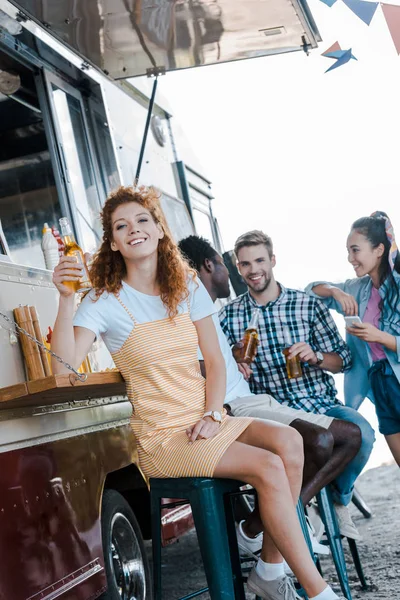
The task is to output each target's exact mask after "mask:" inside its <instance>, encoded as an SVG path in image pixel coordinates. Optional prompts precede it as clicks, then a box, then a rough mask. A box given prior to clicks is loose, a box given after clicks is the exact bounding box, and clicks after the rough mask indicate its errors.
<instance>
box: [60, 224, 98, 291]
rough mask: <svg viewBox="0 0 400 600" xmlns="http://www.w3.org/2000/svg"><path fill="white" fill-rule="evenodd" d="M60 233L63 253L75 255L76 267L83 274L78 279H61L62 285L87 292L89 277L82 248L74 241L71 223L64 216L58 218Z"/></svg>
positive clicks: (89, 285) (89, 286) (89, 284)
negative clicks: (81, 270)
mask: <svg viewBox="0 0 400 600" xmlns="http://www.w3.org/2000/svg"><path fill="white" fill-rule="evenodd" d="M60 227H61V235H62V239H63V242H64V246H65V248H64V255H65V256H70V257H75V258H76V260H77V265H76V268H77V269H83V271H84V275H83V277H82V278H81V279H80V281H63V285H65V286H66V287H68V288H70V289H71V290H73V291H74V292H78V293H82V292H87V291H88V290H90V289H91V287H92V286H91V283H90V279H89V273H88V270H87V267H86V264H85V258H84V256H83V252H82V249H81V248H80V246H78V244H77V243H76V241H75V238H74V234H73V233H72V229H71V225H70V223H69V221H68V219H67V218H66V217H62V218H61V219H60Z"/></svg>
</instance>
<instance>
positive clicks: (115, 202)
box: [90, 186, 195, 318]
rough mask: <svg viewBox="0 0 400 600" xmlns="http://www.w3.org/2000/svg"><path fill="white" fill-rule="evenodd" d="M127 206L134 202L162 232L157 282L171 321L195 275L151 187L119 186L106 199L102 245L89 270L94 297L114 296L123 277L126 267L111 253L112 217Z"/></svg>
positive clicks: (121, 259) (158, 198)
mask: <svg viewBox="0 0 400 600" xmlns="http://www.w3.org/2000/svg"><path fill="white" fill-rule="evenodd" d="M129 202H136V203H137V204H140V205H141V206H143V207H144V208H146V209H147V210H148V211H149V212H150V214H151V216H152V218H153V220H154V222H155V223H156V224H159V225H160V226H161V228H162V230H163V232H164V237H163V238H162V239H161V240H160V241H159V244H158V264H157V280H158V285H159V287H160V296H161V300H162V301H163V303H164V305H165V307H166V308H167V311H168V315H169V317H171V318H173V317H175V316H176V315H177V314H178V305H179V304H180V303H181V302H182V301H183V300H185V299H186V298H187V297H188V294H189V292H188V287H187V280H188V276H189V274H193V276H194V277H195V271H193V270H192V269H190V267H189V265H188V263H187V262H186V261H185V260H184V259H183V258H182V255H181V253H180V252H179V249H178V247H177V245H176V244H175V242H174V241H173V238H172V235H171V232H170V230H169V227H168V225H167V223H166V221H165V217H164V214H163V212H162V209H161V206H160V194H159V193H158V192H157V191H156V190H155V189H154V188H153V187H145V186H141V187H138V188H137V187H123V186H121V187H119V188H118V189H117V190H115V191H114V192H112V193H111V194H110V195H109V197H108V198H107V200H106V202H105V204H104V207H103V210H102V212H101V220H102V224H103V241H102V244H101V246H100V249H99V250H98V252H97V253H96V255H95V257H94V260H93V264H92V267H91V269H90V280H91V283H92V286H93V288H94V290H95V294H96V297H97V298H98V297H99V296H100V295H101V294H102V293H103V292H109V293H110V294H117V293H118V292H119V290H120V289H121V287H122V280H123V278H124V277H125V276H126V265H125V261H124V259H123V257H122V255H121V254H120V252H118V251H117V252H114V251H113V250H111V242H112V239H113V235H112V215H113V213H114V211H115V210H116V208H117V207H118V206H121V204H127V203H129Z"/></svg>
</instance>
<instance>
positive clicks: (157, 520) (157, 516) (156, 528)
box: [151, 493, 162, 600]
mask: <svg viewBox="0 0 400 600" xmlns="http://www.w3.org/2000/svg"><path fill="white" fill-rule="evenodd" d="M151 534H152V543H151V545H152V552H153V584H154V600H161V597H162V588H161V498H160V497H159V496H158V495H157V494H155V493H152V494H151Z"/></svg>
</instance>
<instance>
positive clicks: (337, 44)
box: [321, 42, 341, 56]
mask: <svg viewBox="0 0 400 600" xmlns="http://www.w3.org/2000/svg"><path fill="white" fill-rule="evenodd" d="M338 50H341V47H340V44H339V42H335V43H334V44H332V46H331V47H330V48H328V50H325V52H323V53H322V54H321V56H325V55H326V54H329V53H330V52H337V51H338Z"/></svg>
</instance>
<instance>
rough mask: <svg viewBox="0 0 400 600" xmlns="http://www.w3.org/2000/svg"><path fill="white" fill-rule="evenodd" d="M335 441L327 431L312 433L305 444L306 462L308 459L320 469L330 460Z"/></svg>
mask: <svg viewBox="0 0 400 600" xmlns="http://www.w3.org/2000/svg"><path fill="white" fill-rule="evenodd" d="M334 445H335V440H334V438H333V435H332V434H331V432H330V431H328V430H327V429H321V430H319V429H318V431H315V432H313V433H312V434H311V435H310V437H309V438H308V439H307V441H306V442H305V454H306V460H307V458H308V456H309V457H310V459H311V460H312V461H313V462H314V463H315V464H316V465H318V466H319V468H322V467H323V466H324V465H325V464H326V463H327V462H328V461H329V460H330V458H331V456H332V452H333V447H334Z"/></svg>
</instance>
